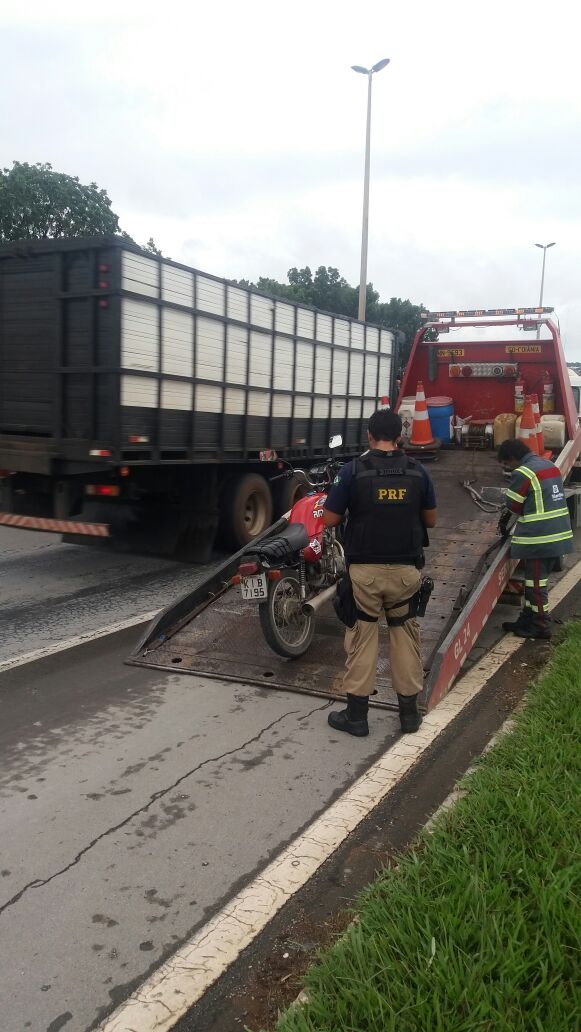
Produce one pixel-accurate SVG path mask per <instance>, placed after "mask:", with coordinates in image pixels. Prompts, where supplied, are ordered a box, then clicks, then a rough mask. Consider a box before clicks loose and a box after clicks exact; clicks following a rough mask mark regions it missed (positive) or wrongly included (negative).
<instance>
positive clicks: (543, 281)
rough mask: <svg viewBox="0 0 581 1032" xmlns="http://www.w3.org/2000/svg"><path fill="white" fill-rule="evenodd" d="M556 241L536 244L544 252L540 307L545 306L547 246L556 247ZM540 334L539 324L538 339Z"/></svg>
mask: <svg viewBox="0 0 581 1032" xmlns="http://www.w3.org/2000/svg"><path fill="white" fill-rule="evenodd" d="M555 243H556V241H555V240H553V242H552V243H550V244H535V247H540V248H541V250H542V252H543V269H542V272H541V293H540V296H539V308H542V307H543V290H544V288H545V259H546V257H547V248H549V247H554V246H555ZM540 336H541V327H540V325H539V327H538V328H537V340H538V339H539V338H540Z"/></svg>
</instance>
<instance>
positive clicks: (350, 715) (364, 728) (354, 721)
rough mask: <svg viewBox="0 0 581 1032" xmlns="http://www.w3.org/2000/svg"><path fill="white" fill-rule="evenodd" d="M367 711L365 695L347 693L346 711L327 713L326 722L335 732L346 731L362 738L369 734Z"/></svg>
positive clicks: (367, 705) (367, 704)
mask: <svg viewBox="0 0 581 1032" xmlns="http://www.w3.org/2000/svg"><path fill="white" fill-rule="evenodd" d="M368 709H369V698H368V697H367V695H349V693H347V709H344V710H339V711H338V712H337V711H334V712H332V713H329V716H328V717H327V720H328V721H329V724H330V725H331V727H334V728H335V731H347V733H348V734H350V735H355V736H356V737H357V738H364V737H365V735H368V734H369V725H368V723H367V711H368Z"/></svg>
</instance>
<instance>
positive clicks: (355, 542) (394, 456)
mask: <svg viewBox="0 0 581 1032" xmlns="http://www.w3.org/2000/svg"><path fill="white" fill-rule="evenodd" d="M422 495H423V477H422V473H421V470H420V469H419V467H418V464H417V463H416V462H415V461H414V459H409V458H408V457H407V456H406V455H404V454H403V453H401V452H386V453H385V454H384V455H379V454H378V452H370V453H369V454H368V455H365V456H364V457H363V458H360V459H355V460H354V463H353V479H352V481H351V490H350V494H349V518H348V520H347V527H346V530H345V552H346V555H347V560H348V562H350V563H409V564H410V565H413V566H417V567H421V566H423V563H424V553H423V547H422V545H423V543H424V542H425V540H426V532H425V529H424V527H423V524H422V522H421V519H420V513H421V510H422Z"/></svg>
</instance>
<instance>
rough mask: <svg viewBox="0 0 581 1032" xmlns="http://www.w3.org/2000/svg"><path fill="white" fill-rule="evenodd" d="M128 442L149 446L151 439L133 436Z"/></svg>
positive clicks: (137, 435)
mask: <svg viewBox="0 0 581 1032" xmlns="http://www.w3.org/2000/svg"><path fill="white" fill-rule="evenodd" d="M127 440H128V441H129V444H149V437H140V436H139V434H131V436H130V437H128V438H127Z"/></svg>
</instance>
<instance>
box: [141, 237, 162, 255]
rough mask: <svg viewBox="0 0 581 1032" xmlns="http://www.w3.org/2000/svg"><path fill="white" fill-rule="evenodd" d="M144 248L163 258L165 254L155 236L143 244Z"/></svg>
mask: <svg viewBox="0 0 581 1032" xmlns="http://www.w3.org/2000/svg"><path fill="white" fill-rule="evenodd" d="M143 250H144V251H149V252H150V254H155V255H157V257H158V258H163V254H162V253H161V251H160V249H159V247H158V246H157V244H156V242H155V240H154V239H153V237H150V238H149V240H148V241H147V243H146V244H144V245H143Z"/></svg>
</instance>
